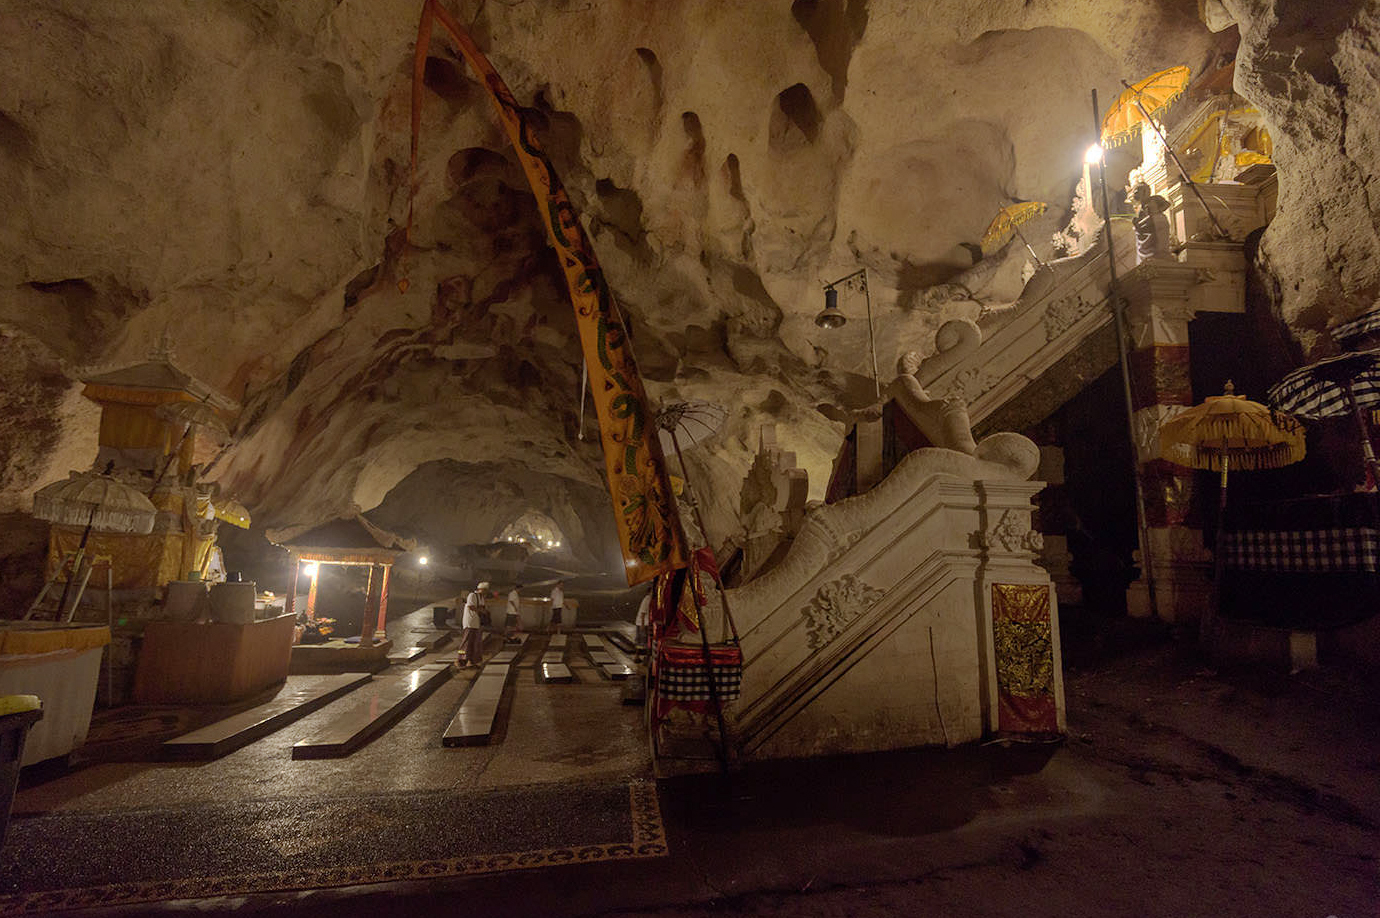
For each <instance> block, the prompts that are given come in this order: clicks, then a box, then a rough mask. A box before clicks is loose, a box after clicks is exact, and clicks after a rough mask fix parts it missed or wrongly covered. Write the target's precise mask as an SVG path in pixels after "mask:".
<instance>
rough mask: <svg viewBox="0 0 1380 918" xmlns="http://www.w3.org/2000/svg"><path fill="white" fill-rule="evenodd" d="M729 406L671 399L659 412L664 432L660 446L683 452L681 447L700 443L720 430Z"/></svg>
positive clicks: (684, 447) (663, 450) (659, 424)
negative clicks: (672, 400) (673, 400)
mask: <svg viewBox="0 0 1380 918" xmlns="http://www.w3.org/2000/svg"><path fill="white" fill-rule="evenodd" d="M727 417H728V409H727V408H724V407H723V406H722V405H716V404H714V403H713V402H702V401H685V402H671V403H670V404H667V405H664V406H662V409H661V410H660V411H658V412H657V415H656V426H657V427H658V428H660V431H661V449H662V452H665V453H675V454H676V455H680V451H681V450H682V449H687V448H689V447H691V446H694V445H695V444H696V443H701V442H703V441H705V440H707V439H709V438H710V437H712V436H714V434H716V433H718V432H719V428H721V427H723V426H724V419H725V418H727Z"/></svg>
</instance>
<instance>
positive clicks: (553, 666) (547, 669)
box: [541, 657, 575, 683]
mask: <svg viewBox="0 0 1380 918" xmlns="http://www.w3.org/2000/svg"><path fill="white" fill-rule="evenodd" d="M541 681H543V682H563V683H564V682H574V681H575V674H574V673H572V672H571V671H570V667H569V666H566V665H565V664H564V663H561V662H554V663H548V662H547V661H546V659H545V658H544V657H543V658H542V664H541Z"/></svg>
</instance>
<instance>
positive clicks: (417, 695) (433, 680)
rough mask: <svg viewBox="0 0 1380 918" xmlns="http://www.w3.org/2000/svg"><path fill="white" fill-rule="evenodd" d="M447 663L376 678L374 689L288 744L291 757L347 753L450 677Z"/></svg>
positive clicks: (307, 757)
mask: <svg viewBox="0 0 1380 918" xmlns="http://www.w3.org/2000/svg"><path fill="white" fill-rule="evenodd" d="M451 673H452V670H451V667H450V664H448V663H423V664H422V665H421V666H419V667H417V668H416V669H414V670H413V671H412V672H410V673H406V674H404V675H401V676H396V677H392V678H389V679H380V680H377V683H378V686H379V687H378V689H377V690H376V691H373V692H370V693H368V697H367V698H364V699H361V701H360V703H359V704H358V705H357V706H355V707H354V708H352V709H351V710H349V711H347V712H345V713H344V714H342V715H340V717H338V718H336V719H335V720H334V721H332V722H331V723H330V724H329V725H327V726H326V727H325V728H324V729H323V730H321V732H319V733H317V734H316V735H314V736H312V737H310V738H308V739H304V740H302V741H301V742H299V743H297V745H295V746H293V747H292V757H293V758H294V759H329V758H335V757H337V756H343V755H349V754H350V753H351V752H353V751H354V750H356V749H358V748H359V747H360V746H362V745H364V744H365V743H367V742H369V740H371V739H373V738H374V737H375V736H377V735H378V734H380V733H382V732H383V731H385V730H387V729H388V728H389V727H390V726H391V725H392V724H393V723H394V722H395V721H397V720H398V718H400V717H402V716H403V715H405V714H406V713H407V712H408V711H410V710H412V708H414V707H416V706H417V705H418V704H420V703H421V702H422V700H423V699H425V698H426V696H427V695H429V694H431V692H433V691H435V689H436V687H437V686H438V685H439V684H440V683H441V682H442V681H444V680H446V679H449V678H450V677H451Z"/></svg>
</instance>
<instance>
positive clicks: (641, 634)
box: [633, 590, 652, 653]
mask: <svg viewBox="0 0 1380 918" xmlns="http://www.w3.org/2000/svg"><path fill="white" fill-rule="evenodd" d="M651 621H652V591H651V590H648V591H647V592H646V594H645V595H644V596H643V597H642V603H641V604H640V605H639V606H638V607H637V618H635V619H633V625H635V626H636V628H637V637H636V639H635V640H636V642H637V652H638V653H642V652H643V651H644V650H646V649H647V626H648V625H649V624H650V623H651Z"/></svg>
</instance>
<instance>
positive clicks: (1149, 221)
mask: <svg viewBox="0 0 1380 918" xmlns="http://www.w3.org/2000/svg"><path fill="white" fill-rule="evenodd" d="M1130 202H1131V203H1132V204H1134V205H1135V206H1136V215H1135V216H1134V217H1133V218H1132V219H1131V226H1132V227H1134V228H1135V232H1136V264H1140V263H1141V262H1143V261H1146V260H1147V259H1151V258H1168V259H1172V258H1173V257H1174V252H1173V250H1172V249H1171V248H1170V238H1169V218H1168V217H1166V216H1165V215H1164V212H1165V211H1166V210H1168V209H1169V202H1168V201H1166V200H1165V199H1164V198H1162V197H1160V196H1159V195H1157V194H1151V193H1150V186H1149V185H1147V184H1146V183H1145V182H1136V183H1135V185H1133V186H1131V194H1130Z"/></svg>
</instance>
